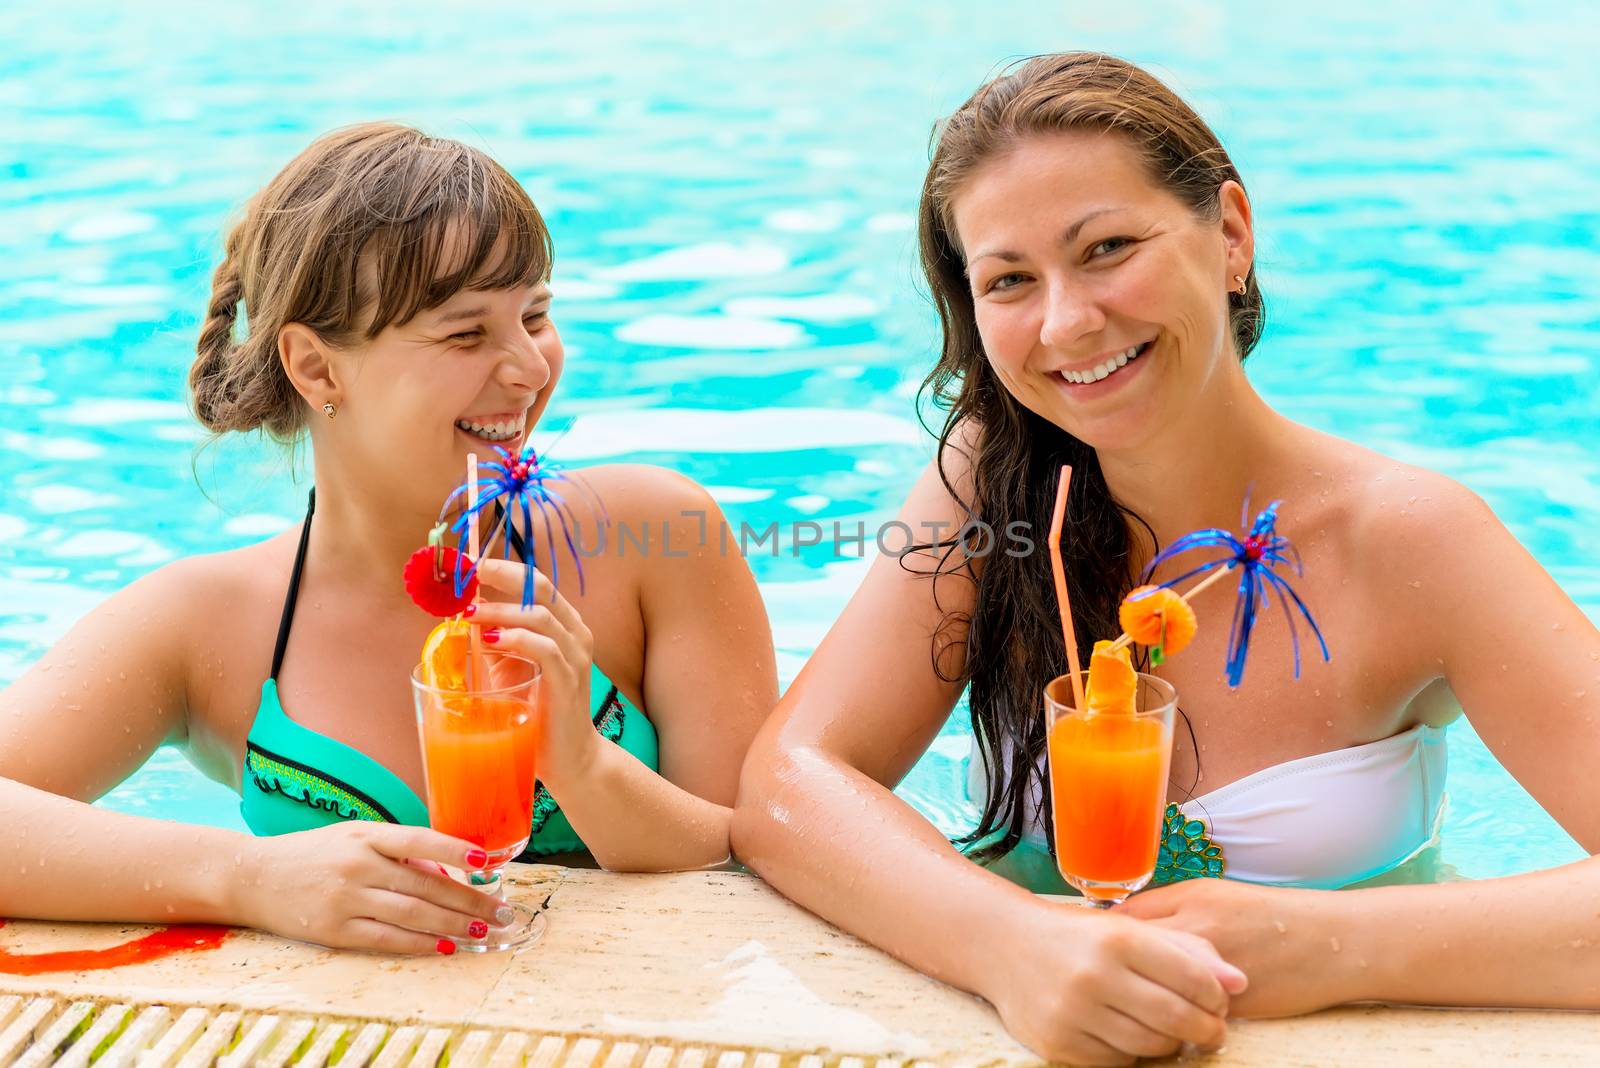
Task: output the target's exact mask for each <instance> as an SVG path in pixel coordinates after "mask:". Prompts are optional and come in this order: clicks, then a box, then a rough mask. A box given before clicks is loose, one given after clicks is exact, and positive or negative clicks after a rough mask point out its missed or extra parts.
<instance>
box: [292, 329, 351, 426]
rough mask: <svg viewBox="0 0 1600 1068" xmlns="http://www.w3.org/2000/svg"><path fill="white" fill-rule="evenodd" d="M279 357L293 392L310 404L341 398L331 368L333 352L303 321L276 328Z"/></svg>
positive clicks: (319, 405)
mask: <svg viewBox="0 0 1600 1068" xmlns="http://www.w3.org/2000/svg"><path fill="white" fill-rule="evenodd" d="M278 360H279V362H281V363H282V364H283V373H284V374H286V375H288V376H289V382H290V384H292V385H293V386H294V388H295V392H296V393H298V394H300V396H302V397H304V398H305V401H306V403H307V404H309V405H310V406H311V407H313V408H315V409H317V410H319V411H320V410H322V406H323V405H325V404H332V405H334V406H335V407H337V406H338V405H339V404H341V403H342V402H343V400H344V397H343V391H342V390H341V388H340V386H339V381H338V376H337V375H336V373H335V371H334V366H333V358H332V352H331V350H330V349H329V348H328V345H327V343H326V342H325V341H323V340H322V338H321V336H319V335H318V334H317V332H316V331H315V330H313V329H311V328H310V327H309V326H306V325H305V324H304V323H286V324H284V327H283V329H282V330H279V331H278Z"/></svg>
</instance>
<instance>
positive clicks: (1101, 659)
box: [1084, 641, 1139, 716]
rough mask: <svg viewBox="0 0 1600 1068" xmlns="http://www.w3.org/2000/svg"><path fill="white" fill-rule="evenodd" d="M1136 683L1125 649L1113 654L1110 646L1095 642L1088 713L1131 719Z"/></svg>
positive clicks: (1091, 661) (1090, 670) (1090, 661)
mask: <svg viewBox="0 0 1600 1068" xmlns="http://www.w3.org/2000/svg"><path fill="white" fill-rule="evenodd" d="M1138 685H1139V680H1138V678H1137V677H1136V676H1135V675H1134V673H1133V663H1132V660H1131V659H1130V658H1129V656H1128V647H1127V646H1123V647H1122V648H1121V649H1117V650H1113V649H1112V648H1111V643H1110V642H1104V641H1102V642H1095V643H1094V653H1093V655H1091V656H1090V657H1089V692H1088V694H1087V695H1086V696H1085V698H1084V699H1085V700H1086V701H1088V703H1089V711H1090V712H1095V713H1103V712H1111V713H1121V714H1123V715H1129V716H1131V715H1133V694H1134V690H1135V689H1136V688H1137V687H1138Z"/></svg>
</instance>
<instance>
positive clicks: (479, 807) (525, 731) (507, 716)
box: [420, 694, 539, 864]
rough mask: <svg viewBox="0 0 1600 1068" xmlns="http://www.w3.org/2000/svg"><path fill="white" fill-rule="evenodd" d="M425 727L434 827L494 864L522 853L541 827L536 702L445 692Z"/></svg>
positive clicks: (431, 707)
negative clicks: (536, 819)
mask: <svg viewBox="0 0 1600 1068" xmlns="http://www.w3.org/2000/svg"><path fill="white" fill-rule="evenodd" d="M420 727H421V732H422V762H423V768H424V772H425V774H426V776H427V783H428V822H429V824H430V825H431V826H432V827H433V828H434V830H437V831H442V832H444V833H445V834H448V835H452V836H454V837H456V838H464V839H466V840H467V841H469V842H471V843H473V844H474V845H476V846H478V847H479V848H481V849H483V850H484V851H485V852H487V853H488V854H489V860H490V863H491V864H493V863H494V861H495V860H496V859H497V858H504V860H510V859H512V858H513V857H515V856H516V855H517V854H519V853H521V852H522V850H523V849H524V848H526V846H527V844H528V834H529V830H530V829H531V828H532V826H533V781H534V777H535V775H536V768H535V766H534V753H535V752H537V750H538V743H539V719H538V716H537V714H536V710H535V708H534V705H533V702H532V701H531V700H526V699H521V698H516V697H487V696H482V695H478V694H440V695H439V696H438V697H437V698H435V699H434V700H433V701H431V702H430V703H429V706H428V708H427V710H426V711H425V712H424V713H423V714H422V718H421V722H420ZM502 862H503V861H502Z"/></svg>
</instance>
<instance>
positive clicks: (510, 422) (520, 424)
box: [456, 412, 528, 445]
mask: <svg viewBox="0 0 1600 1068" xmlns="http://www.w3.org/2000/svg"><path fill="white" fill-rule="evenodd" d="M527 420H528V416H527V413H526V412H520V413H518V414H516V415H509V416H504V417H499V416H497V417H495V418H493V419H487V420H484V419H457V420H456V429H457V430H459V431H461V432H462V433H464V434H467V435H469V436H471V437H475V438H477V439H479V440H480V441H486V442H488V443H489V444H491V445H504V444H506V443H507V442H512V441H517V440H518V439H520V438H521V437H522V433H523V430H524V429H525V428H526V425H527Z"/></svg>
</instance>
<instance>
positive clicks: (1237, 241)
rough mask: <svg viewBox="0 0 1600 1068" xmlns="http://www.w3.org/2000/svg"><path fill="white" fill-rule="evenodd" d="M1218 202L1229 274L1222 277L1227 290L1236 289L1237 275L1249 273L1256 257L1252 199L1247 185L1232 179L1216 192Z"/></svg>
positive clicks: (1227, 272)
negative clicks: (1246, 191) (1245, 187)
mask: <svg viewBox="0 0 1600 1068" xmlns="http://www.w3.org/2000/svg"><path fill="white" fill-rule="evenodd" d="M1217 203H1218V205H1219V206H1220V208H1221V213H1222V240H1223V243H1224V247H1225V248H1226V250H1227V263H1226V265H1225V266H1226V273H1225V277H1224V278H1223V280H1222V285H1223V288H1224V289H1237V288H1238V286H1237V285H1235V284H1234V281H1233V276H1234V275H1236V274H1237V275H1246V276H1247V275H1249V273H1250V267H1251V265H1252V264H1254V263H1255V259H1256V235H1255V227H1254V225H1253V224H1252V222H1251V219H1250V198H1249V197H1247V196H1245V194H1244V186H1242V185H1240V184H1239V183H1238V182H1235V181H1233V180H1232V179H1229V180H1228V181H1226V182H1223V183H1222V188H1221V189H1219V190H1218V191H1217Z"/></svg>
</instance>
